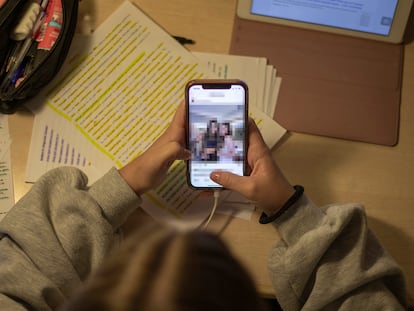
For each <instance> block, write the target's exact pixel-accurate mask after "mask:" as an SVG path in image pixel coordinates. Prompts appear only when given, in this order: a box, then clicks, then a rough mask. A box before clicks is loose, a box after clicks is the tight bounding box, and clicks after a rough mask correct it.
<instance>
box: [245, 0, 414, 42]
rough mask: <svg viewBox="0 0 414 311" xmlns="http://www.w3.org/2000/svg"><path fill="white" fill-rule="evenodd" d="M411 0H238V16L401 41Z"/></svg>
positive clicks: (331, 31)
mask: <svg viewBox="0 0 414 311" xmlns="http://www.w3.org/2000/svg"><path fill="white" fill-rule="evenodd" d="M412 4H413V0H238V5H237V15H238V16H239V17H240V18H244V19H250V20H255V21H263V22H268V23H275V24H279V25H285V26H291V27H300V28H305V29H311V30H318V31H325V32H330V33H336V34H341V35H348V36H353V37H361V38H365V39H372V40H378V41H385V42H389V43H400V42H402V41H403V37H404V32H405V28H406V25H407V22H408V18H409V15H410V11H411V7H412Z"/></svg>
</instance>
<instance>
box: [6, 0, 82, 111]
mask: <svg viewBox="0 0 414 311" xmlns="http://www.w3.org/2000/svg"><path fill="white" fill-rule="evenodd" d="M29 2H32V1H30V0H7V1H6V2H5V3H4V4H3V6H2V7H1V8H0V65H1V69H0V86H1V87H0V113H3V114H11V113H14V112H16V111H17V110H18V109H19V108H20V107H21V106H22V105H23V104H24V103H25V102H26V101H27V100H28V99H29V98H31V97H33V96H35V95H36V94H38V93H39V92H40V90H41V89H42V88H43V87H45V86H46V85H47V84H48V83H49V82H50V81H51V80H52V79H53V78H54V77H55V75H56V74H57V73H58V71H59V69H60V68H61V67H62V65H63V62H64V60H65V58H66V56H67V53H68V51H69V48H70V44H71V42H72V39H73V36H74V33H75V29H76V22H77V16H78V0H61V3H62V10H61V15H62V24H61V28H60V32H59V34H58V36H57V38H56V41H54V44H53V46H52V47H51V49H50V50H48V51H47V52H44V51H42V53H43V54H41V57H40V60H39V59H37V61H36V64H35V65H33V66H32V68H31V70H30V73H28V74H27V75H26V76H25V78H24V79H23V81H22V82H21V83H19V84H18V85H17V84H16V85H13V84H11V83H10V84H9V83H7V79H6V78H7V72H6V68H8V67H7V66H8V65H7V64H8V63H10V61H9V58H10V54H11V49H13V47H14V46H15V45H16V41H14V40H13V39H11V37H10V33H11V32H12V31H13V29H14V27H15V25H16V23H17V21H18V20H19V18H21V16H22V14H23V13H24V11H25V8H26V7H27V6H28V5H29ZM29 51H30V52H28V53H37V46H36V45H33V44H31V46H30V50H29ZM36 56H38V55H37V54H36ZM5 81H6V82H5Z"/></svg>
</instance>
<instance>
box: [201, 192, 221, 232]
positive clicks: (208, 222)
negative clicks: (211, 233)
mask: <svg viewBox="0 0 414 311" xmlns="http://www.w3.org/2000/svg"><path fill="white" fill-rule="evenodd" d="M220 193H221V191H220V190H214V195H213V196H214V205H213V208H212V209H211V212H210V215H209V216H208V219H207V221H206V222H205V224H204V229H206V228H207V226H208V225H209V224H210V222H211V219H212V218H213V215H214V213H215V212H216V209H217V206H218V201H219V197H220Z"/></svg>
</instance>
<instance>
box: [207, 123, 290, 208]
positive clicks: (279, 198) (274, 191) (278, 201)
mask: <svg viewBox="0 0 414 311" xmlns="http://www.w3.org/2000/svg"><path fill="white" fill-rule="evenodd" d="M248 134H249V141H248V143H249V144H248V150H247V162H248V164H249V167H250V169H251V173H250V175H249V176H238V175H235V174H232V173H230V172H225V171H214V172H212V173H211V175H210V178H211V179H212V180H213V181H215V182H216V183H218V184H220V185H222V186H223V187H225V188H227V189H229V190H234V191H236V192H239V193H240V194H242V195H243V196H245V197H246V198H247V199H249V200H251V201H253V202H254V203H255V204H256V205H257V206H258V207H259V208H261V209H262V210H263V211H264V212H265V213H266V214H267V215H268V216H271V215H273V214H275V213H276V212H277V211H278V210H279V209H280V208H281V207H282V206H283V204H284V203H285V202H286V201H287V200H288V199H289V197H291V196H292V195H293V193H294V192H295V189H294V188H293V187H292V186H291V185H290V183H289V182H288V181H287V179H286V178H285V177H284V176H283V173H282V172H281V171H280V169H279V168H278V166H277V165H276V163H275V161H274V160H273V158H272V154H271V152H270V150H269V148H268V147H267V146H266V144H265V142H264V141H263V137H262V135H261V134H260V131H259V129H258V128H257V126H256V124H255V122H254V121H253V119H250V120H249V133H248Z"/></svg>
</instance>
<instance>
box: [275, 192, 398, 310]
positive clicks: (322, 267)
mask: <svg viewBox="0 0 414 311" xmlns="http://www.w3.org/2000/svg"><path fill="white" fill-rule="evenodd" d="M274 225H275V226H276V228H277V229H278V231H279V233H280V236H281V241H280V242H279V243H278V244H277V245H276V246H275V247H274V248H273V249H272V251H271V255H270V257H269V269H270V276H271V280H272V283H273V286H274V289H275V292H276V296H277V299H278V301H279V303H280V305H281V306H282V308H283V310H365V311H366V310H405V305H406V297H405V284H404V279H403V276H402V272H401V270H400V268H399V266H398V264H397V263H396V262H395V261H394V260H393V259H392V258H391V256H390V255H389V254H388V253H387V252H386V251H385V250H384V248H383V247H382V246H381V244H380V243H379V241H378V240H377V239H376V237H375V236H374V234H373V233H372V232H371V231H370V230H369V229H368V226H367V223H366V215H365V211H364V209H363V208H362V207H361V206H359V205H356V204H345V205H330V206H327V207H324V208H318V207H316V206H315V205H314V204H313V203H312V202H311V201H310V200H309V199H308V198H307V197H306V196H303V197H302V198H301V200H300V201H299V202H298V203H296V204H295V206H292V208H291V209H289V210H288V211H287V212H286V213H285V214H283V215H282V216H281V217H280V218H279V219H277V221H276V222H275V223H274Z"/></svg>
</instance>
